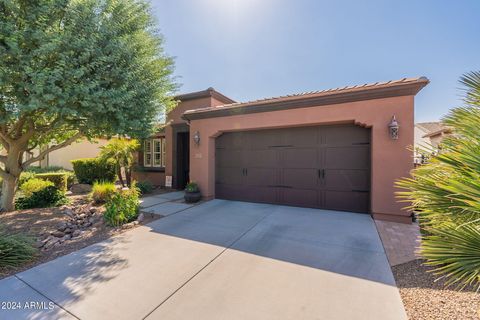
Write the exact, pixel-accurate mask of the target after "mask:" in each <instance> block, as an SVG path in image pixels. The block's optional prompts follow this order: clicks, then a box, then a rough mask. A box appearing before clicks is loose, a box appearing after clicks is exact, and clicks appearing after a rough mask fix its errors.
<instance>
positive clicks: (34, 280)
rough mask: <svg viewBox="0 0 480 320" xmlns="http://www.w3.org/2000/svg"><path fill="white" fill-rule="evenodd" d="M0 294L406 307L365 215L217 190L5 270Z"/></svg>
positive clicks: (240, 309) (399, 311) (109, 302)
mask: <svg viewBox="0 0 480 320" xmlns="http://www.w3.org/2000/svg"><path fill="white" fill-rule="evenodd" d="M154 205H156V204H153V205H152V206H154ZM0 297H1V298H2V301H19V302H29V301H43V302H45V304H46V305H47V307H46V308H45V309H47V308H48V303H49V302H54V303H55V305H53V308H52V309H48V310H33V309H25V308H21V309H20V310H11V311H6V310H0V319H75V318H78V319H145V318H146V319H208V320H211V319H262V320H263V319H295V320H296V319H406V314H405V311H404V309H403V305H402V302H401V299H400V295H399V293H398V290H397V288H396V287H395V283H394V279H393V276H392V273H391V271H390V267H389V265H388V261H387V258H386V256H385V252H384V250H383V247H382V245H381V242H380V239H379V236H378V233H377V232H376V229H375V225H374V223H373V221H372V220H371V218H370V217H369V216H367V215H361V214H353V213H345V212H333V211H323V210H315V209H305V208H294V207H285V206H276V205H268V204H253V203H243V202H233V201H224V200H213V201H209V202H206V203H203V204H200V205H197V206H193V207H190V208H186V209H183V210H181V211H179V212H177V213H174V214H173V213H171V214H170V215H168V216H167V217H165V218H162V219H160V220H156V221H154V222H152V223H151V224H149V225H148V226H143V227H139V228H136V229H134V230H132V231H129V232H126V233H124V234H122V235H120V236H116V237H113V238H111V239H109V240H107V241H104V242H101V243H98V244H95V245H92V246H90V247H87V248H84V249H82V250H80V251H77V252H75V253H72V254H69V255H66V256H63V257H60V258H58V259H56V260H54V261H51V262H48V263H46V264H43V265H40V266H37V267H35V268H33V269H30V270H27V271H25V272H22V273H19V274H17V275H16V276H14V277H10V278H7V279H4V280H2V281H0Z"/></svg>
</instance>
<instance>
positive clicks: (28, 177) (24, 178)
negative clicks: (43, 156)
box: [18, 171, 35, 187]
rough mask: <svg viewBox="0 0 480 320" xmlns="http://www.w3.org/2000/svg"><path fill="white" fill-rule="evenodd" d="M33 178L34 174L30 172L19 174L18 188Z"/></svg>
mask: <svg viewBox="0 0 480 320" xmlns="http://www.w3.org/2000/svg"><path fill="white" fill-rule="evenodd" d="M33 178H35V173H33V172H30V171H24V172H22V173H20V178H19V179H18V186H19V187H20V186H22V185H23V184H24V183H25V182H27V181H28V180H31V179H33Z"/></svg>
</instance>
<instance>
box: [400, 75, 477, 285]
mask: <svg viewBox="0 0 480 320" xmlns="http://www.w3.org/2000/svg"><path fill="white" fill-rule="evenodd" d="M461 83H462V84H463V85H464V86H465V88H466V97H465V99H464V103H465V105H464V106H463V107H458V108H455V109H453V110H452V111H451V112H450V113H449V114H448V115H447V116H446V117H445V118H444V119H443V122H444V123H445V124H446V125H447V126H450V127H451V128H453V133H454V134H453V135H452V136H450V137H448V138H446V139H445V140H444V142H443V143H442V144H441V150H440V152H439V153H438V154H434V155H432V156H431V158H430V159H429V160H428V163H427V164H425V165H423V166H420V167H418V168H417V169H415V170H413V172H412V178H409V179H403V180H402V181H400V182H399V183H398V185H399V186H400V187H401V188H403V189H405V191H403V192H399V196H400V198H402V199H403V200H405V201H408V202H411V204H412V205H411V206H410V207H409V208H410V209H414V210H417V212H418V214H419V222H420V226H421V228H422V230H423V232H422V243H421V247H420V250H421V254H422V255H423V256H424V257H425V258H426V259H427V264H429V265H432V266H435V267H436V269H435V270H436V273H437V274H438V275H442V276H446V277H448V278H449V280H448V281H447V283H448V284H457V285H458V286H459V287H460V288H462V287H464V286H466V285H475V286H477V287H479V288H480V130H479V127H480V72H472V73H469V74H467V75H465V76H463V77H462V78H461Z"/></svg>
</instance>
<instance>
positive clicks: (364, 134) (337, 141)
mask: <svg viewBox="0 0 480 320" xmlns="http://www.w3.org/2000/svg"><path fill="white" fill-rule="evenodd" d="M321 132H322V135H323V136H324V137H325V143H326V144H327V145H329V146H335V145H338V146H340V145H352V144H355V145H357V144H364V143H369V142H370V131H369V130H366V129H364V128H361V127H357V126H331V127H323V128H321Z"/></svg>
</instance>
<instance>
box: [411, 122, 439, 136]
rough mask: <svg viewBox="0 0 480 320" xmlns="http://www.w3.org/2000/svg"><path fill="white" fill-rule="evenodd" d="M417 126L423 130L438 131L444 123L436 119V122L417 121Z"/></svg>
mask: <svg viewBox="0 0 480 320" xmlns="http://www.w3.org/2000/svg"><path fill="white" fill-rule="evenodd" d="M415 126H416V127H417V128H419V129H421V130H422V131H424V132H426V133H428V132H432V131H437V130H440V129H442V128H443V125H442V123H441V122H439V121H436V122H420V123H416V124H415Z"/></svg>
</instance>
